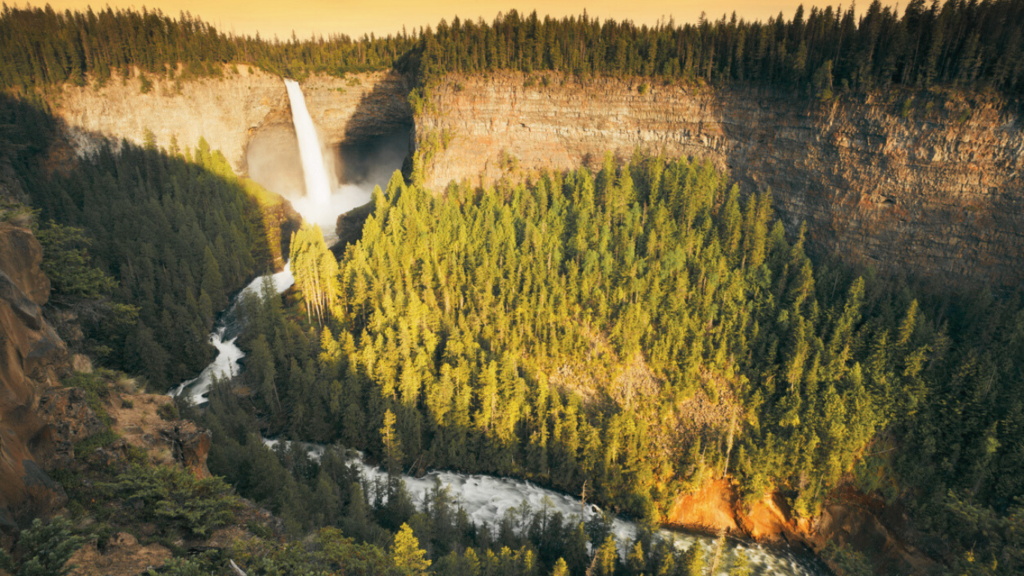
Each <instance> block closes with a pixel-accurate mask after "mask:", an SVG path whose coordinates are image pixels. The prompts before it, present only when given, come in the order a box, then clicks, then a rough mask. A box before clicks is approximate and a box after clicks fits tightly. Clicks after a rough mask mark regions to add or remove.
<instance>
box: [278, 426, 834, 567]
mask: <svg viewBox="0 0 1024 576" xmlns="http://www.w3.org/2000/svg"><path fill="white" fill-rule="evenodd" d="M281 442H284V443H285V445H289V444H291V442H289V441H287V440H284V441H282V440H276V439H269V438H264V439H263V443H264V444H265V445H266V446H267V447H268V448H270V449H274V448H276V447H277V445H278V444H280V443H281ZM295 444H297V445H298V446H300V447H301V448H303V449H305V451H306V453H307V454H308V455H309V457H310V458H311V459H313V460H315V461H319V460H320V459H321V457H322V456H323V454H324V452H325V450H326V447H325V446H323V445H321V444H312V443H308V442H296V443H295ZM347 454H348V463H349V465H350V466H354V467H356V469H358V470H359V472H360V474H361V475H362V477H363V480H364V485H365V487H366V491H367V494H370V493H371V492H370V490H372V489H373V487H374V486H377V485H380V486H384V483H385V481H386V480H387V472H386V471H384V470H383V469H381V468H378V467H376V466H373V465H371V464H368V463H367V462H366V460H365V459H364V457H363V454H362V453H360V452H359V451H357V450H348V452H347ZM401 478H402V481H403V482H404V483H405V487H406V489H407V490H408V492H409V495H410V496H411V497H412V502H413V504H415V506H416V509H417V510H422V509H423V508H424V504H425V503H426V502H427V499H428V498H429V497H430V492H431V491H432V490H433V489H434V486H435V483H437V482H440V484H441V486H444V487H447V488H448V489H449V492H450V494H451V495H452V496H453V497H454V498H455V499H456V501H457V502H458V504H459V505H460V506H462V508H463V510H465V512H466V515H467V516H469V518H470V520H472V521H473V522H474V523H475V524H476V525H477V526H487V527H489V528H491V529H492V530H496V529H497V528H498V526H499V523H500V522H501V520H502V518H503V517H504V516H505V515H506V513H508V512H509V511H510V510H511V511H513V512H512V513H513V514H516V513H517V512H518V511H519V510H521V509H522V508H521V507H522V506H523V504H524V503H525V504H526V505H527V506H528V508H529V510H530V511H531V512H538V511H540V510H542V509H544V508H547V509H548V510H549V511H550V512H552V513H554V512H560V513H561V514H562V516H563V517H565V518H567V519H568V518H570V517H574V518H577V519H578V518H579V517H580V515H581V514H585V519H586V520H590V519H592V518H594V517H595V516H597V515H599V514H601V513H602V512H601V509H600V508H599V507H598V506H596V505H594V504H587V505H586V506H585V507H584V506H583V503H582V501H580V500H579V499H578V498H574V497H572V496H569V495H567V494H562V493H560V492H555V491H553V490H548V489H546V488H541V487H540V486H537V485H536V484H533V483H532V482H527V481H524V480H516V479H512V478H498V477H495V476H488V475H486V474H459V473H456V472H448V471H443V470H432V471H430V472H427V473H426V474H425V475H423V476H421V477H415V476H409V475H407V474H402V475H401ZM636 530H637V526H636V524H635V523H633V522H631V521H629V520H626V519H624V518H620V517H618V516H615V517H613V518H612V525H611V531H612V533H613V534H615V539H616V540H617V542H618V544H619V553H620V554H621V555H622V556H623V557H625V555H626V554H627V552H628V550H629V548H631V547H632V544H633V542H634V541H635V539H636ZM657 534H658V536H659V537H661V538H665V539H668V540H669V541H671V542H672V543H673V544H674V545H675V547H676V548H677V549H680V550H687V549H689V548H690V546H695V545H696V546H701V547H702V548H704V558H705V562H707V563H708V565H710V562H711V556H712V555H713V553H714V548H715V545H716V543H715V539H714V538H713V537H710V536H707V535H703V534H693V533H686V532H676V531H671V530H659V531H658V533H657ZM737 550H740V551H743V552H744V553H745V554H746V555H747V558H748V559H749V561H750V567H751V570H752V573H753V574H756V575H771V576H782V575H790V576H821V575H823V574H826V573H827V572H826V571H825V570H823V569H822V568H821V567H819V566H818V565H817V562H815V561H814V560H813V559H811V558H808V557H806V556H803V557H802V556H798V555H797V554H795V553H793V552H792V551H790V550H787V549H785V548H779V547H766V546H762V545H759V544H755V543H749V542H740V541H736V540H727V541H726V544H725V547H724V549H723V554H722V561H721V562H720V564H719V567H718V570H717V571H716V572H715V574H714V575H712V576H728V573H729V569H730V568H731V566H732V559H733V558H734V554H735V552H736V551H737Z"/></svg>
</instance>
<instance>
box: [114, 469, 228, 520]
mask: <svg viewBox="0 0 1024 576" xmlns="http://www.w3.org/2000/svg"><path fill="white" fill-rule="evenodd" d="M100 488H101V490H102V491H104V492H105V493H107V494H108V495H109V496H110V497H114V498H119V499H121V500H123V501H124V503H125V505H126V506H129V507H133V506H134V507H137V508H136V509H137V510H139V512H138V517H139V518H141V519H145V520H147V521H153V522H157V523H158V524H160V525H161V526H162V527H163V528H164V529H165V530H167V531H180V532H181V533H183V534H187V535H190V536H208V535H209V534H210V533H211V532H212V531H213V530H214V529H215V528H217V527H219V526H223V525H225V524H227V523H228V522H230V521H232V520H233V518H234V514H233V510H234V509H235V508H237V507H238V502H237V499H236V498H235V497H234V496H232V494H231V487H230V486H228V485H227V484H226V483H225V482H224V481H223V480H222V479H220V478H204V479H198V478H196V477H195V476H193V475H192V474H191V473H189V472H188V471H186V470H181V469H178V468H174V467H167V466H157V467H146V466H140V465H133V466H131V467H130V468H129V470H128V471H127V472H125V473H124V474H121V475H119V476H118V477H117V479H116V480H115V481H114V482H111V483H106V484H104V485H102V486H100Z"/></svg>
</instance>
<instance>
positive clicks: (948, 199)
mask: <svg viewBox="0 0 1024 576" xmlns="http://www.w3.org/2000/svg"><path fill="white" fill-rule="evenodd" d="M431 95H432V96H431V101H430V103H429V105H428V106H426V107H425V109H426V110H427V112H425V113H423V114H422V115H421V116H420V117H419V118H417V131H418V132H419V135H420V137H421V139H422V138H424V137H425V136H426V135H430V134H438V135H446V137H445V138H444V139H445V140H447V141H448V142H447V145H446V146H439V147H437V149H436V151H435V152H434V153H433V154H432V156H431V157H430V158H429V161H428V163H427V169H426V173H427V178H428V182H429V183H430V184H431V185H432V186H434V187H435V188H437V189H440V188H442V187H444V186H445V185H447V183H448V182H450V181H452V180H455V181H462V180H467V179H468V180H476V179H477V175H478V174H483V180H484V182H485V183H487V182H493V181H495V180H497V179H500V178H502V177H510V178H512V179H513V180H514V179H521V178H525V177H529V175H530V174H531V173H533V172H535V171H536V170H540V169H558V170H561V169H566V168H570V167H574V166H578V165H580V164H581V163H588V162H589V163H591V164H592V165H595V164H597V163H599V162H600V160H601V157H602V156H603V154H604V153H605V151H612V152H614V153H615V154H616V155H618V156H620V157H629V156H630V155H631V154H632V153H633V152H634V150H636V149H643V150H647V151H649V152H652V153H660V154H666V155H682V156H688V157H693V158H695V159H698V160H707V161H710V162H712V163H714V164H715V166H716V167H718V168H720V169H725V170H728V171H729V172H730V174H731V176H732V178H733V179H735V180H736V181H738V182H739V183H740V185H741V187H742V188H743V189H744V190H745V191H748V192H749V191H753V190H764V189H771V191H772V193H773V194H774V204H775V209H776V211H777V213H778V214H779V216H780V217H781V218H782V220H783V222H784V223H785V225H786V227H787V230H788V231H789V232H790V233H795V232H796V231H797V230H798V229H799V227H800V225H801V223H806V224H807V227H808V240H809V246H810V248H811V249H813V250H814V251H815V252H816V253H818V254H819V255H826V254H833V253H837V254H840V255H842V256H843V258H844V259H846V260H847V261H849V262H854V263H861V264H868V265H872V266H875V267H877V268H879V269H882V270H889V271H896V272H907V273H911V274H917V275H921V276H924V277H930V278H934V279H938V280H941V281H943V282H956V281H971V280H977V281H984V282H990V283H991V284H994V285H996V286H999V287H1002V288H1012V287H1014V286H1017V285H1019V284H1020V283H1021V281H1022V280H1024V268H1022V267H1021V266H1020V262H1019V258H1020V255H1021V254H1022V253H1024V133H1022V131H1021V119H1020V117H1019V116H1018V115H1017V114H1016V113H1011V112H1007V110H1006V107H1005V106H1004V105H1003V104H1002V103H1001V102H998V101H997V99H996V98H995V97H991V98H987V99H986V97H981V96H976V97H971V98H967V97H964V96H963V95H958V94H930V95H920V94H918V95H913V94H909V93H901V92H896V91H893V92H890V93H887V94H884V95H868V96H841V97H839V98H837V99H834V100H832V101H830V102H824V103H823V102H817V101H808V100H806V99H803V98H794V97H793V94H790V93H788V92H778V91H771V90H755V89H738V88H736V89H731V88H710V87H699V86H691V85H679V84H669V85H662V84H660V83H652V82H651V80H650V79H642V78H635V79H615V78H592V79H586V80H579V79H576V78H572V77H567V78H563V77H562V76H560V75H548V76H544V75H540V74H535V75H532V76H526V75H523V74H514V73H499V74H492V75H489V76H458V75H451V76H448V77H446V78H445V79H444V80H443V81H442V82H441V83H440V84H439V85H438V86H436V87H434V88H433V89H432V91H431ZM421 141H422V140H421Z"/></svg>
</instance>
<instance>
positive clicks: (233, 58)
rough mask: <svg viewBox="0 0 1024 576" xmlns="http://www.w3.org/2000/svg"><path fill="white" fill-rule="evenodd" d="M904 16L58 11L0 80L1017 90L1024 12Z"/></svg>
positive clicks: (20, 33) (991, 2)
mask: <svg viewBox="0 0 1024 576" xmlns="http://www.w3.org/2000/svg"><path fill="white" fill-rule="evenodd" d="M901 9H902V14H900V13H899V11H898V10H897V9H895V8H893V7H890V6H883V5H882V4H881V3H880V2H879V1H878V0H875V1H874V2H872V3H871V4H870V6H869V7H868V9H867V10H866V11H865V12H863V14H861V15H859V16H858V15H857V14H855V12H854V6H853V5H851V6H849V7H847V8H845V9H843V8H832V7H826V8H824V9H822V8H817V7H812V8H810V9H809V10H805V9H804V8H803V7H800V8H799V9H798V10H797V11H796V13H795V14H794V15H793V17H792V18H791V19H788V20H787V19H786V18H785V17H784V16H783V15H782V14H781V13H780V14H779V15H778V16H777V17H776V18H770V19H769V20H768V21H767V22H761V21H754V22H750V21H746V20H744V19H742V15H739V16H738V15H737V14H735V13H733V14H731V15H722V16H721V17H718V16H717V15H715V14H709V17H708V18H706V19H702V20H701V21H700V22H698V23H693V24H681V25H679V24H675V23H673V22H671V21H669V22H664V23H662V24H659V25H657V26H653V27H648V26H637V25H635V24H633V23H631V22H629V21H623V22H616V21H614V20H603V21H602V20H600V19H598V18H592V17H588V16H587V15H586V14H584V15H582V16H580V17H569V18H563V19H561V20H558V19H554V18H551V17H543V18H541V17H539V16H538V15H537V14H536V12H534V13H531V14H530V15H528V16H527V15H521V14H519V13H517V12H516V11H515V10H511V11H509V12H508V13H507V14H505V15H499V16H498V17H497V18H496V19H495V20H494V21H493V22H491V23H487V22H484V21H482V20H481V21H476V22H474V21H472V20H465V21H462V20H459V18H458V17H457V16H456V17H454V18H453V19H452V21H451V22H446V21H441V22H440V23H439V24H438V25H437V27H436V28H434V29H431V28H430V27H428V28H426V29H421V30H418V31H414V32H412V33H407V32H404V31H403V32H402V33H401V34H396V35H394V36H387V37H384V38H376V37H371V36H365V37H363V38H359V39H353V38H349V37H347V36H337V37H331V38H328V39H323V38H316V39H312V40H299V39H297V38H295V37H294V36H293V37H292V38H290V39H284V40H282V39H276V38H275V39H274V40H268V39H264V38H260V37H259V36H257V37H255V38H252V37H248V36H237V35H231V34H225V33H222V32H218V31H217V30H216V29H215V28H214V27H213V26H211V25H209V24H208V23H205V22H202V21H201V20H199V19H198V18H196V17H193V16H190V15H188V14H182V15H181V17H180V18H172V17H170V16H167V15H164V14H162V13H160V12H157V11H153V12H149V11H145V10H143V11H142V12H136V11H132V10H128V11H122V10H118V11H115V10H112V9H111V8H109V7H108V8H106V9H105V10H101V11H99V12H93V11H92V10H89V11H87V12H84V13H80V12H75V13H72V12H65V13H63V14H61V13H57V12H55V11H54V10H52V9H51V8H49V7H47V8H45V9H42V8H33V9H20V8H9V7H5V8H4V12H3V14H2V16H0V52H2V53H3V54H5V55H8V57H7V58H4V61H3V62H2V63H0V85H2V86H4V87H22V88H28V87H34V86H47V85H55V84H61V83H64V82H70V83H73V84H77V85H85V84H86V83H87V82H89V83H94V84H96V85H102V84H103V83H105V82H106V81H108V80H109V79H110V78H111V74H113V73H118V74H119V75H120V77H122V78H124V77H128V76H132V75H133V74H135V73H136V72H135V70H136V69H138V73H139V74H143V75H145V74H158V75H162V76H166V77H169V78H179V79H182V80H188V79H189V78H194V77H203V76H219V75H221V74H222V73H223V67H222V65H223V64H227V63H247V64H252V65H256V66H259V67H260V68H262V69H264V70H266V71H268V72H271V73H274V74H284V75H290V76H293V77H303V76H305V75H306V74H308V73H324V74H331V75H338V76H340V75H344V74H345V73H346V72H356V71H364V70H374V69H385V68H390V67H392V66H394V67H396V68H397V69H399V70H402V71H405V72H408V73H413V74H414V75H416V77H417V78H418V81H419V82H420V83H421V84H425V85H428V84H429V83H430V80H431V79H432V78H434V77H436V76H437V75H440V74H444V73H448V72H461V73H477V72H490V71H495V70H518V71H522V72H527V73H529V72H533V71H540V70H555V71H560V72H565V73H568V74H576V75H616V76H618V75H642V76H651V77H655V78H659V79H663V80H666V81H677V80H684V81H691V82H693V81H698V80H703V81H705V82H713V83H747V84H753V85H756V86H766V87H774V88H783V89H792V90H796V91H798V92H800V93H804V94H807V95H810V96H814V97H817V98H824V99H828V98H831V97H832V95H833V94H835V93H837V92H839V91H840V90H873V89H886V88H889V87H893V86H903V87H907V88H912V89H918V88H929V87H933V86H953V87H958V88H968V89H992V90H997V91H1000V92H1003V93H1006V94H1009V95H1013V96H1016V95H1019V94H1020V93H1021V91H1022V90H1024V63H1022V58H1021V57H1022V55H1024V2H1021V0H986V1H984V2H977V1H969V2H968V1H964V0H947V1H945V2H938V1H936V2H932V3H926V2H925V0H911V1H910V2H909V3H908V4H907V5H906V7H905V8H902V7H901Z"/></svg>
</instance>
